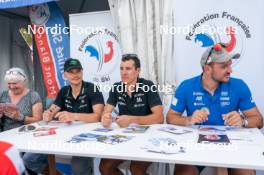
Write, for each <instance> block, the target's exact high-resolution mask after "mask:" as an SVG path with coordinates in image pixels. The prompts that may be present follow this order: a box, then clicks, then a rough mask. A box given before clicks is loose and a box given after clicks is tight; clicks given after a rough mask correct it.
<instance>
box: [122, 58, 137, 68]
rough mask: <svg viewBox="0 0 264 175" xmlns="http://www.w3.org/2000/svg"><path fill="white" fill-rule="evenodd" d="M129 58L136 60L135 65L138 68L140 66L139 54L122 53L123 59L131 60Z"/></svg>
mask: <svg viewBox="0 0 264 175" xmlns="http://www.w3.org/2000/svg"><path fill="white" fill-rule="evenodd" d="M129 60H133V61H134V65H135V68H136V69H138V68H140V60H139V58H138V56H137V54H125V55H122V61H129Z"/></svg>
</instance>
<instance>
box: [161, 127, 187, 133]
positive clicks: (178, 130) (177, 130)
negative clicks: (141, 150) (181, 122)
mask: <svg viewBox="0 0 264 175" xmlns="http://www.w3.org/2000/svg"><path fill="white" fill-rule="evenodd" d="M158 130H159V131H164V132H169V133H172V134H176V135H181V134H186V133H191V132H192V130H188V129H184V128H175V127H173V126H165V127H161V128H159V129H158Z"/></svg>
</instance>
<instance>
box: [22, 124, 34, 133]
mask: <svg viewBox="0 0 264 175" xmlns="http://www.w3.org/2000/svg"><path fill="white" fill-rule="evenodd" d="M35 129H36V127H35V126H34V125H24V126H22V127H20V128H19V129H18V132H28V131H34V130H35Z"/></svg>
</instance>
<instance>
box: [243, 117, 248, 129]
mask: <svg viewBox="0 0 264 175" xmlns="http://www.w3.org/2000/svg"><path fill="white" fill-rule="evenodd" d="M243 120H244V122H243V127H247V126H248V119H247V118H246V117H245V118H244V119H243Z"/></svg>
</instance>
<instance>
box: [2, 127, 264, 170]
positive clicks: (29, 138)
mask: <svg viewBox="0 0 264 175" xmlns="http://www.w3.org/2000/svg"><path fill="white" fill-rule="evenodd" d="M99 126H101V125H100V124H99V123H93V124H84V123H78V122H77V123H74V124H72V125H70V126H63V127H60V128H59V129H57V134H56V135H51V136H42V137H33V134H32V133H23V134H19V133H18V132H17V129H13V130H9V131H6V132H3V133H0V140H3V141H7V142H10V143H13V144H14V145H15V146H16V147H17V148H18V149H19V150H20V151H23V152H34V153H45V154H59V155H71V156H85V157H99V158H113V159H125V160H138V161H151V162H163V163H176V164H192V165H204V166H215V167H229V168H246V169H257V170H264V155H263V152H264V136H263V135H262V134H261V132H260V131H259V130H258V129H256V128H252V129H244V128H243V129H239V130H236V131H228V132H227V135H228V136H229V137H230V138H237V137H238V136H240V137H241V136H242V137H244V136H246V135H250V136H251V139H252V141H241V140H231V142H232V144H231V145H229V146H219V145H213V146H212V144H209V145H206V144H198V143H197V139H198V131H197V129H195V128H191V129H193V132H192V133H189V134H184V135H174V134H170V133H166V132H162V131H158V130H157V128H160V127H161V125H159V124H157V125H152V126H151V128H149V129H148V130H147V131H146V132H145V133H143V134H126V133H122V134H123V135H133V136H135V137H134V138H133V139H132V140H130V141H128V142H124V143H120V144H117V145H109V144H105V143H100V142H96V141H86V142H82V143H77V144H74V143H66V142H65V141H66V140H68V139H70V138H71V137H72V136H74V135H77V134H80V133H86V132H93V133H98V132H94V131H91V130H93V129H95V128H97V127H99ZM177 127H180V126H177ZM117 133H119V134H120V133H121V129H120V128H116V129H115V130H114V131H111V132H109V133H101V132H100V134H106V135H107V134H117ZM155 137H171V138H174V139H175V140H177V141H178V142H179V143H184V144H186V145H187V146H188V147H187V148H186V153H181V154H172V155H165V154H159V153H152V152H147V151H146V150H144V149H142V148H141V147H142V146H144V145H145V144H146V143H147V140H148V139H149V138H155ZM223 148H226V149H223Z"/></svg>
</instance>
